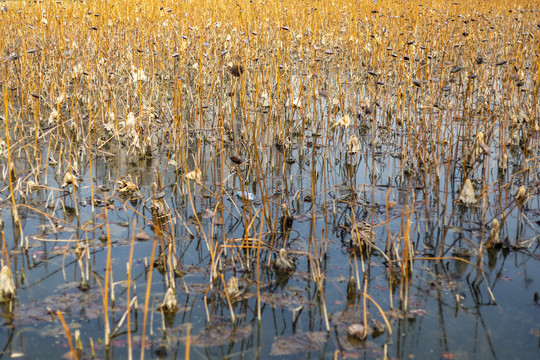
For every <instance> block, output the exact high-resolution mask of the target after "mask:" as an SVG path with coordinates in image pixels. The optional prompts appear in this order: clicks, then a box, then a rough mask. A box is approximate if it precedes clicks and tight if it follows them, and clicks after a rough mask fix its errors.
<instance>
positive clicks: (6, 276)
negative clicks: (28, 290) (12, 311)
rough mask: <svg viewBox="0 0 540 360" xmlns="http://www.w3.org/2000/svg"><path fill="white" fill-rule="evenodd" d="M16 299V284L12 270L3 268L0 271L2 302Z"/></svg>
mask: <svg viewBox="0 0 540 360" xmlns="http://www.w3.org/2000/svg"><path fill="white" fill-rule="evenodd" d="M14 297H15V283H14V282H13V274H12V273H11V269H10V268H9V267H7V266H3V267H2V270H0V302H3V301H9V300H11V299H13V298H14Z"/></svg>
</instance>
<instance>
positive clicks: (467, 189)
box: [459, 179, 476, 206]
mask: <svg viewBox="0 0 540 360" xmlns="http://www.w3.org/2000/svg"><path fill="white" fill-rule="evenodd" d="M459 201H460V202H461V203H462V204H463V205H465V206H471V205H474V204H475V203H476V197H475V196H474V187H473V184H472V182H471V180H470V179H467V180H465V183H464V184H463V188H462V189H461V194H460V195H459Z"/></svg>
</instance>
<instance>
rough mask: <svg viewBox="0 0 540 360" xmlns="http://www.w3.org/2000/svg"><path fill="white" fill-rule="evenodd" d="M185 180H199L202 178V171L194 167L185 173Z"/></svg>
mask: <svg viewBox="0 0 540 360" xmlns="http://www.w3.org/2000/svg"><path fill="white" fill-rule="evenodd" d="M185 176H186V179H187V180H195V181H196V182H201V180H202V171H201V170H200V169H195V170H193V171H190V172H188V173H187V174H186V175H185Z"/></svg>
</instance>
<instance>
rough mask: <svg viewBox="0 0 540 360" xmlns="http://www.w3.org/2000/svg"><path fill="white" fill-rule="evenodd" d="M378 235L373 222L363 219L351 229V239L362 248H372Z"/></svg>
mask: <svg viewBox="0 0 540 360" xmlns="http://www.w3.org/2000/svg"><path fill="white" fill-rule="evenodd" d="M376 237H377V235H376V234H375V232H374V231H373V228H372V226H371V224H369V223H366V222H363V221H360V222H357V223H356V224H354V225H353V227H352V229H351V241H352V243H353V244H354V245H356V246H358V247H359V248H360V249H364V248H365V247H368V248H370V247H371V246H372V245H374V242H375V239H376Z"/></svg>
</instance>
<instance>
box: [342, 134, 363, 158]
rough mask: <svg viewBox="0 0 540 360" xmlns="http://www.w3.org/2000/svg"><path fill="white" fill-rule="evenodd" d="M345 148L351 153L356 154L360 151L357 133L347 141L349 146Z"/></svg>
mask: <svg viewBox="0 0 540 360" xmlns="http://www.w3.org/2000/svg"><path fill="white" fill-rule="evenodd" d="M345 150H346V151H347V152H348V153H349V154H356V153H357V152H359V151H360V142H359V141H358V137H357V136H356V135H352V136H351V137H350V138H349V141H348V142H347V146H346V147H345Z"/></svg>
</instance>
